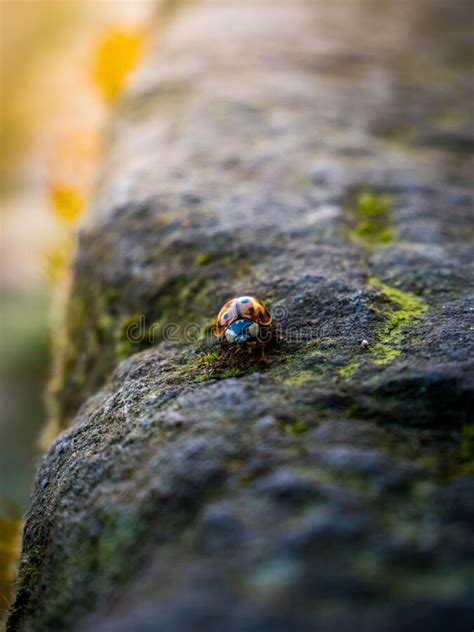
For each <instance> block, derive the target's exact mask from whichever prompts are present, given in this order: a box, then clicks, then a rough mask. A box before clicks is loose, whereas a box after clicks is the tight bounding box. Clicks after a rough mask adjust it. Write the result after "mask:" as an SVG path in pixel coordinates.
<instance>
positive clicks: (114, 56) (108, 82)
mask: <svg viewBox="0 0 474 632" xmlns="http://www.w3.org/2000/svg"><path fill="white" fill-rule="evenodd" d="M143 44H144V31H143V29H131V28H123V27H111V28H109V29H108V31H107V32H106V33H105V35H104V36H103V38H102V40H101V41H100V42H99V45H98V47H97V51H96V55H95V59H94V63H93V80H94V82H95V84H96V86H97V87H98V89H99V91H100V94H101V96H102V98H103V100H104V101H105V102H106V103H108V104H110V103H113V102H114V101H115V99H116V98H117V97H118V96H119V94H120V93H121V91H122V89H123V87H124V85H125V81H126V80H127V77H128V75H129V73H130V71H131V70H133V68H134V67H135V65H136V63H137V61H138V59H139V57H140V54H141V52H142V49H143Z"/></svg>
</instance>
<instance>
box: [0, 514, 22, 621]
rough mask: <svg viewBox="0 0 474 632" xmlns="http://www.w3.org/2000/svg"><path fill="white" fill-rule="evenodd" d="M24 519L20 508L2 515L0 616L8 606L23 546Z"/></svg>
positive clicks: (0, 520)
mask: <svg viewBox="0 0 474 632" xmlns="http://www.w3.org/2000/svg"><path fill="white" fill-rule="evenodd" d="M22 528H23V520H22V519H21V515H20V512H19V510H17V509H15V511H11V510H8V511H7V514H6V515H0V618H1V614H2V613H1V611H2V610H5V611H6V609H7V608H8V605H9V603H10V600H11V597H12V592H13V579H14V576H15V572H16V565H17V561H18V558H19V553H20V546H21V530H22Z"/></svg>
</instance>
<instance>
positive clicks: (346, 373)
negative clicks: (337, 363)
mask: <svg viewBox="0 0 474 632" xmlns="http://www.w3.org/2000/svg"><path fill="white" fill-rule="evenodd" d="M360 363H361V360H360V359H359V358H356V359H355V360H352V362H349V364H346V366H344V367H342V369H339V371H338V373H339V375H340V377H342V378H344V379H346V378H349V377H351V376H352V375H354V373H355V372H356V371H357V369H358V368H359V366H360Z"/></svg>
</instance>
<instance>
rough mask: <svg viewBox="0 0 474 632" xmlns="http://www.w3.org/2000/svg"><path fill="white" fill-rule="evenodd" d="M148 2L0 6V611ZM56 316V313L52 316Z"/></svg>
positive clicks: (37, 0)
mask: <svg viewBox="0 0 474 632" xmlns="http://www.w3.org/2000/svg"><path fill="white" fill-rule="evenodd" d="M150 5H151V3H150V2H149V0H128V1H122V0H21V1H18V0H1V2H0V11H1V14H0V52H1V62H0V64H1V66H0V78H1V107H0V130H1V131H0V133H1V170H0V221H1V226H0V229H1V244H0V247H1V253H0V256H1V263H0V293H1V303H0V310H1V312H0V319H1V320H0V556H1V557H2V559H3V560H4V562H3V564H0V581H1V585H0V600H1V601H6V600H7V598H8V594H7V593H8V591H9V582H10V579H11V573H12V570H13V565H14V560H15V557H16V555H15V549H16V546H17V544H18V534H19V528H20V526H21V519H22V514H23V511H24V510H25V508H26V506H27V501H28V495H29V492H30V488H31V483H32V479H33V476H34V470H35V467H36V464H37V461H38V458H39V456H40V450H39V447H38V444H39V435H40V433H41V429H42V427H43V424H44V421H45V414H46V407H45V391H46V384H47V380H48V374H49V364H50V341H51V338H52V336H54V328H55V326H54V321H55V310H56V311H57V309H58V308H57V306H58V303H60V300H61V294H62V293H63V292H64V288H65V286H66V285H67V277H68V262H69V260H70V257H71V253H72V249H73V243H74V239H73V238H74V233H75V228H76V226H77V223H78V222H79V221H80V217H81V215H82V213H83V212H84V209H85V207H86V205H87V201H88V198H89V196H90V192H91V189H92V187H93V185H94V179H95V174H96V167H97V161H98V158H99V157H100V150H101V149H100V145H101V134H102V130H103V127H104V123H105V121H106V119H107V117H108V116H109V115H110V111H111V109H112V108H113V105H114V101H115V100H116V98H117V96H118V95H119V94H120V92H121V91H122V89H123V87H124V85H125V84H126V81H127V77H128V75H129V73H130V71H131V70H132V69H133V67H134V66H135V64H136V63H137V61H138V60H139V58H140V56H141V54H142V53H143V50H144V48H145V45H146V35H147V32H146V25H147V22H148V20H149V17H150ZM55 306H56V307H55Z"/></svg>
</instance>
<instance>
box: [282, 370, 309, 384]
mask: <svg viewBox="0 0 474 632" xmlns="http://www.w3.org/2000/svg"><path fill="white" fill-rule="evenodd" d="M313 378H314V373H312V372H311V371H300V372H299V373H292V374H291V375H290V376H289V377H288V378H286V380H284V382H285V384H288V385H289V386H301V385H302V384H305V383H306V382H308V381H309V380H312V379H313Z"/></svg>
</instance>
